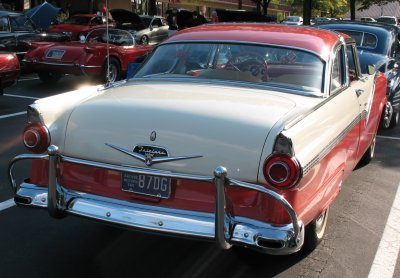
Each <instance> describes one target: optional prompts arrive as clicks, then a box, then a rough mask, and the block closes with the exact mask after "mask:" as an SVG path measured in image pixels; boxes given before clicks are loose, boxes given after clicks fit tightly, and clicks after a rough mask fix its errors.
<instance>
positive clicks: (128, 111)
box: [62, 83, 296, 182]
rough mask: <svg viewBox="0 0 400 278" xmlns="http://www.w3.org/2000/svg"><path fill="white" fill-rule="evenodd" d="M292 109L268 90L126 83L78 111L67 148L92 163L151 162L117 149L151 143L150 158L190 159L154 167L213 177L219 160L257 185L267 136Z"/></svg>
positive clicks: (292, 104)
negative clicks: (171, 157) (154, 156)
mask: <svg viewBox="0 0 400 278" xmlns="http://www.w3.org/2000/svg"><path fill="white" fill-rule="evenodd" d="M289 96H290V95H289ZM295 107H296V102H295V101H294V100H293V99H291V98H290V97H288V94H283V93H282V94H281V95H279V94H277V93H273V92H269V91H265V90H252V89H250V90H249V89H243V88H237V87H236V88H235V87H221V86H210V85H207V86H205V85H201V84H196V85H194V84H168V86H166V85H165V84H148V85H147V84H145V83H142V84H140V83H138V84H134V85H133V86H122V87H117V88H113V89H110V90H109V91H108V92H106V93H105V94H101V95H99V96H97V97H94V98H93V99H91V100H89V101H87V102H85V103H83V104H81V105H80V106H78V107H76V108H75V110H74V111H73V113H72V114H71V117H70V119H69V123H68V128H67V131H66V138H65V146H64V149H63V150H62V151H63V153H64V154H65V155H68V156H73V157H80V158H84V159H89V160H94V161H103V162H107V163H113V164H119V165H132V166H138V167H149V166H148V165H146V163H145V161H141V160H139V159H137V158H134V157H132V156H130V155H127V154H126V153H124V152H123V151H121V150H118V148H120V149H124V150H128V151H130V152H132V151H134V150H135V151H138V149H137V147H138V146H139V148H140V147H142V146H145V148H147V147H148V146H150V147H149V148H150V149H151V148H152V150H151V152H152V153H153V155H154V154H155V155H157V153H158V152H167V153H168V155H169V156H188V157H191V158H187V159H182V160H176V161H169V162H164V163H158V164H154V165H151V166H150V167H151V168H155V169H161V170H167V171H174V172H181V173H190V174H198V175H212V174H213V171H214V169H215V168H216V167H218V166H220V165H222V166H224V167H226V168H227V169H228V171H229V173H230V177H233V178H241V179H244V180H247V181H251V182H256V179H257V175H258V169H259V163H260V159H261V157H260V156H261V153H262V150H263V148H264V143H265V141H266V138H267V136H268V134H269V133H272V134H273V135H272V136H275V135H276V134H277V133H278V132H280V130H281V129H282V127H281V125H282V123H281V122H280V120H281V119H282V118H283V117H285V116H287V115H288V114H289V113H290V112H291V111H293V110H294V108H295ZM277 122H280V123H281V124H280V125H279V124H278V125H276V123H277ZM135 147H136V149H135ZM266 147H267V148H271V146H266ZM192 156H193V157H192Z"/></svg>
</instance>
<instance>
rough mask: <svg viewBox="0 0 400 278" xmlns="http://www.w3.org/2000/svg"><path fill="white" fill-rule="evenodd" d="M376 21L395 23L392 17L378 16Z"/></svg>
mask: <svg viewBox="0 0 400 278" xmlns="http://www.w3.org/2000/svg"><path fill="white" fill-rule="evenodd" d="M376 21H378V22H381V23H387V24H396V19H394V18H392V17H380V18H378V19H377V20H376Z"/></svg>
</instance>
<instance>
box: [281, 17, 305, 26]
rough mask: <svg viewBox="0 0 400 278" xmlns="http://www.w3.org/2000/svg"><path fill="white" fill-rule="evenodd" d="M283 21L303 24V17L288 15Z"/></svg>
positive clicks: (291, 23) (289, 23) (284, 22)
mask: <svg viewBox="0 0 400 278" xmlns="http://www.w3.org/2000/svg"><path fill="white" fill-rule="evenodd" d="M282 23H283V24H286V25H303V18H302V17H301V16H288V17H287V18H285V19H284V20H283V21H282Z"/></svg>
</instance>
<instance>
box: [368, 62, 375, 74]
mask: <svg viewBox="0 0 400 278" xmlns="http://www.w3.org/2000/svg"><path fill="white" fill-rule="evenodd" d="M375 72H376V68H375V66H374V65H372V64H369V65H367V73H368V74H369V75H374V74H375Z"/></svg>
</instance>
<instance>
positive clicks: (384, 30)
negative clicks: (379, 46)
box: [316, 21, 397, 36]
mask: <svg viewBox="0 0 400 278" xmlns="http://www.w3.org/2000/svg"><path fill="white" fill-rule="evenodd" d="M316 26H317V27H319V26H320V27H322V28H329V29H337V30H340V29H342V30H350V29H351V30H354V31H361V32H369V33H374V34H375V35H378V36H387V34H388V32H397V29H396V27H395V26H393V25H390V24H382V23H379V22H365V21H362V22H361V21H341V22H323V23H321V24H318V25H316ZM324 26H325V27H324Z"/></svg>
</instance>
